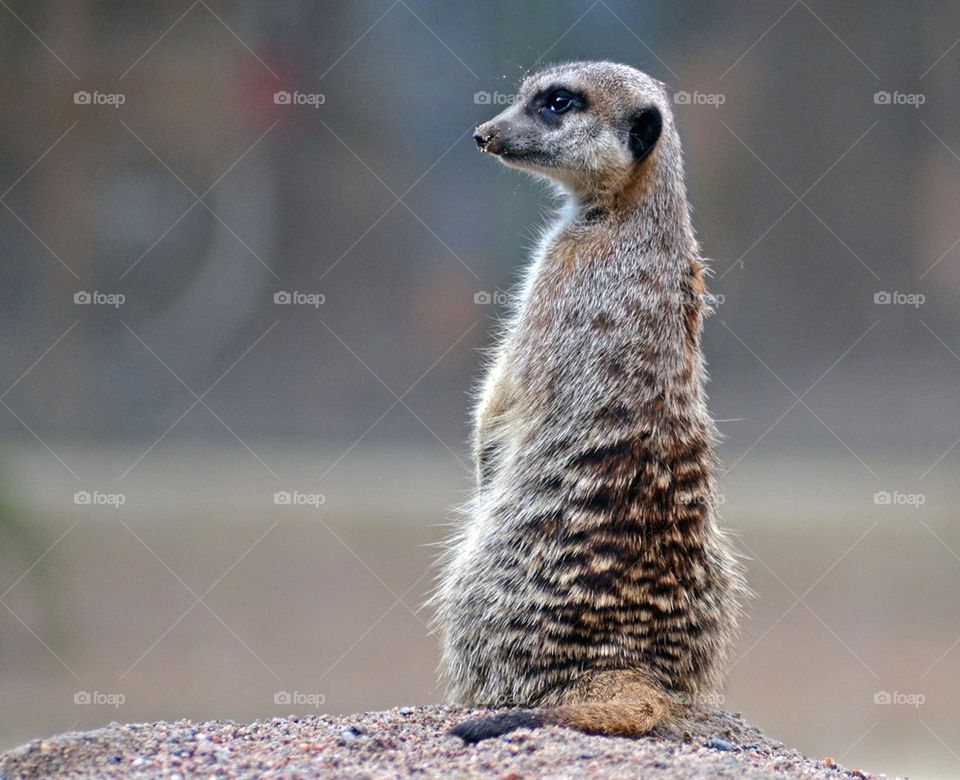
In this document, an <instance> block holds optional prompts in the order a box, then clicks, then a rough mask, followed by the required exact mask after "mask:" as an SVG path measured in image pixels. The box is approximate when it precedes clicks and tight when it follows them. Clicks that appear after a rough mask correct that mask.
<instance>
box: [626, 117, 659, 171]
mask: <svg viewBox="0 0 960 780" xmlns="http://www.w3.org/2000/svg"><path fill="white" fill-rule="evenodd" d="M661 130H663V116H662V115H661V114H660V109H658V108H657V107H656V106H648V107H647V108H644V109H642V110H641V111H639V112H637V113H636V114H634V115H633V117H632V118H631V119H630V135H629V140H628V145H629V147H630V152H631V153H632V154H633V159H634V160H636V161H637V162H640V161H641V160H643V158H644V157H646V156H647V155H648V154H650V152H651V151H653V147H654V146H656V144H657V139H658V138H660V131H661Z"/></svg>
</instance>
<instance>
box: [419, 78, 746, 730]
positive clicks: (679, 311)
mask: <svg viewBox="0 0 960 780" xmlns="http://www.w3.org/2000/svg"><path fill="white" fill-rule="evenodd" d="M474 138H475V140H476V142H477V145H478V146H479V148H480V150H481V151H483V152H487V153H490V154H493V155H496V156H497V157H498V158H499V159H500V160H502V161H503V162H505V163H506V164H508V165H510V166H512V167H515V168H519V169H521V170H524V171H527V172H530V173H534V174H537V175H539V176H542V177H546V178H547V179H549V180H552V181H553V182H554V183H556V184H557V185H558V186H559V189H560V190H561V191H562V194H563V196H564V197H565V201H566V202H565V206H564V208H563V210H562V212H561V216H560V217H559V219H558V220H557V221H556V223H555V224H553V225H552V226H551V227H550V228H549V229H548V230H547V231H546V232H545V234H544V236H543V238H542V240H541V242H540V245H539V249H538V251H537V252H536V253H535V256H534V258H533V261H532V263H531V265H530V269H529V272H528V274H527V276H526V281H525V283H524V284H523V286H522V291H521V295H520V296H519V301H518V303H517V304H516V307H515V311H514V313H513V316H512V318H511V320H510V321H509V323H508V325H507V328H506V331H505V333H504V335H503V336H502V339H501V342H500V344H499V347H498V350H497V351H496V354H495V359H494V360H493V362H492V365H491V367H490V369H489V372H488V375H487V377H486V381H485V383H484V384H483V388H482V391H481V393H480V399H479V403H478V405H477V409H476V415H475V457H476V461H477V478H478V486H477V490H476V494H475V497H474V499H473V501H472V503H471V504H470V506H469V508H468V510H467V515H468V517H467V520H466V522H465V523H464V524H463V527H462V528H461V529H460V530H459V532H458V533H457V534H456V536H455V538H454V539H453V540H452V542H451V544H450V548H449V550H448V551H447V553H446V556H445V560H444V567H443V573H442V575H441V579H440V584H439V588H438V590H437V593H436V596H435V603H436V606H437V623H438V626H439V629H440V633H441V636H442V643H443V661H442V665H443V670H444V672H445V676H446V677H447V678H448V681H449V691H450V696H451V698H452V700H453V701H454V702H455V703H459V704H463V705H469V706H476V707H490V708H500V707H517V708H520V709H517V710H514V711H513V712H511V713H508V714H505V715H499V716H493V717H488V718H480V719H474V720H470V721H467V722H465V723H462V724H460V725H459V726H457V727H456V728H454V729H453V732H452V733H454V734H456V735H458V736H460V737H462V738H463V739H464V740H466V741H468V742H475V741H477V740H480V739H485V738H487V737H492V736H497V735H499V734H504V733H506V732H509V731H512V730H514V729H516V728H519V727H538V726H544V725H561V726H568V727H570V728H574V729H578V730H581V731H584V732H588V733H596V734H611V735H622V736H639V735H642V734H645V733H647V732H649V731H650V730H651V729H652V728H653V727H655V726H657V725H658V724H660V723H669V722H670V721H673V720H676V719H677V718H678V717H679V716H680V715H681V714H682V712H683V710H684V708H685V706H686V705H687V704H689V703H690V702H691V701H695V700H697V698H698V697H704V696H706V695H709V694H712V693H713V692H715V691H716V689H717V687H718V686H719V685H720V683H721V678H722V675H723V670H724V665H725V659H726V656H727V654H728V651H729V649H730V646H731V643H732V642H733V640H734V638H735V635H736V630H737V619H738V616H739V610H740V607H739V601H740V596H741V594H742V592H743V591H744V588H745V586H744V582H743V577H742V574H741V571H740V567H739V565H738V563H737V561H736V559H735V557H734V555H733V553H732V549H731V546H730V544H729V542H728V541H727V539H726V537H725V535H724V533H723V531H722V530H721V529H720V527H719V525H718V520H717V516H716V511H715V486H714V476H713V469H714V460H715V457H714V443H715V440H716V430H715V427H714V424H713V421H712V420H711V418H710V416H709V414H708V412H707V409H706V405H705V395H704V391H703V383H704V365H703V358H702V354H701V350H700V333H701V318H702V316H703V313H704V302H703V297H704V282H703V277H704V273H705V271H704V265H703V261H702V259H701V257H700V253H699V248H698V246H697V242H696V239H695V238H694V234H693V229H692V227H691V224H690V216H689V210H688V206H687V200H686V191H685V187H684V182H683V169H682V161H681V152H680V141H679V138H678V136H677V130H676V128H675V126H674V121H673V116H672V114H671V111H670V102H669V98H668V97H667V95H666V92H665V90H664V88H663V85H661V84H660V83H659V82H657V81H655V80H654V79H652V78H650V77H649V76H647V75H646V74H644V73H641V72H639V71H637V70H634V69H633V68H629V67H626V66H623V65H615V64H612V63H606V62H593V63H575V64H569V65H562V66H559V67H554V68H550V69H548V70H545V71H542V72H540V73H537V74H535V75H532V76H530V77H529V78H527V79H526V80H525V81H524V82H523V84H522V85H521V87H520V90H519V92H518V94H517V99H516V101H515V102H514V103H513V104H512V105H511V106H510V107H509V108H507V109H506V110H505V111H504V112H503V113H501V114H500V115H499V116H497V117H495V118H494V119H492V120H491V121H489V122H487V123H485V124H483V125H481V126H480V127H478V128H477V130H476V135H475V136H474Z"/></svg>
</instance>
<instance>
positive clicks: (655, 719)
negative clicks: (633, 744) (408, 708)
mask: <svg viewBox="0 0 960 780" xmlns="http://www.w3.org/2000/svg"><path fill="white" fill-rule="evenodd" d="M631 677H632V675H631ZM625 678H626V679H627V680H629V682H626V683H625V684H624V683H622V682H621V681H622V680H624V679H625ZM594 681H595V682H593V684H592V685H591V687H592V688H594V690H593V691H588V692H585V693H586V698H584V699H583V700H580V701H574V702H570V703H567V704H560V705H558V706H556V707H539V708H536V709H520V710H514V711H512V712H506V713H503V714H501V715H491V716H489V717H485V718H474V719H473V720H468V721H464V722H463V723H460V724H458V725H457V726H455V727H454V728H452V729H451V730H450V731H449V733H450V734H453V735H454V736H457V737H460V738H461V739H462V740H463V741H464V742H466V743H468V744H473V743H475V742H479V741H481V740H483V739H489V738H491V737H499V736H501V735H502V734H508V733H509V732H511V731H516V730H517V729H520V728H528V729H537V728H543V727H544V726H563V727H565V728H569V729H574V730H575V731H582V732H583V733H585V734H599V735H603V736H608V737H642V736H643V735H644V734H649V733H650V731H652V730H653V728H654V727H656V726H658V725H659V724H661V723H664V722H667V721H670V720H671V719H673V718H674V717H675V716H676V715H677V714H678V711H679V709H680V707H679V705H678V704H677V702H676V701H675V700H674V699H673V698H672V697H671V696H670V695H669V694H668V693H666V691H664V690H663V689H662V688H660V687H659V686H658V685H655V684H652V683H648V682H638V681H636V680H635V679H630V678H629V677H626V675H620V674H616V673H614V674H611V673H601V674H600V675H597V676H596V677H595V678H594ZM612 686H616V687H617V688H619V690H618V691H617V694H616V695H615V697H614V698H606V699H602V698H599V697H598V700H594V701H592V700H590V697H591V694H593V695H597V694H599V695H600V696H602V692H601V690H602V689H603V688H607V689H609V688H610V687H612ZM598 688H599V689H601V690H597V689H598ZM578 698H579V697H578Z"/></svg>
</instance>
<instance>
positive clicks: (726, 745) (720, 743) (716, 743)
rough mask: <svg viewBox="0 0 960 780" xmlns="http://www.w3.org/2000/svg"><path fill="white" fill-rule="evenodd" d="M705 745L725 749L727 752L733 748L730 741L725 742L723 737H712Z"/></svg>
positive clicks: (715, 748) (713, 748)
mask: <svg viewBox="0 0 960 780" xmlns="http://www.w3.org/2000/svg"><path fill="white" fill-rule="evenodd" d="M707 747H708V748H710V749H711V750H723V751H726V752H727V753H729V752H732V751H733V750H735V748H734V747H733V744H732V743H730V742H727V740H725V739H720V738H719V737H713V738H712V739H710V740H709V741H708V742H707Z"/></svg>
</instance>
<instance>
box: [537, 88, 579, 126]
mask: <svg viewBox="0 0 960 780" xmlns="http://www.w3.org/2000/svg"><path fill="white" fill-rule="evenodd" d="M586 106H587V101H586V98H585V97H583V96H582V95H578V94H577V93H575V92H570V91H569V90H567V89H563V88H562V87H555V88H553V89H550V90H547V91H545V92H542V93H541V94H540V95H539V96H538V97H537V98H536V99H535V103H534V110H536V111H537V113H538V114H539V115H540V116H541V117H542V118H543V119H544V121H546V122H547V123H548V124H552V123H554V122H556V121H557V117H559V116H560V115H561V114H566V113H567V112H568V111H574V110H576V111H582V110H583V109H584V108H586Z"/></svg>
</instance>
